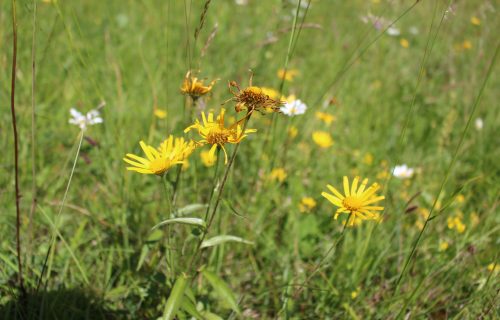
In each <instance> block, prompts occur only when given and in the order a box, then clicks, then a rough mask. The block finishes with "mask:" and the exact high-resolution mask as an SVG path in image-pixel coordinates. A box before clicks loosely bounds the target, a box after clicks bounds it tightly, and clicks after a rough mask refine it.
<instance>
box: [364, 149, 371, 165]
mask: <svg viewBox="0 0 500 320" xmlns="http://www.w3.org/2000/svg"><path fill="white" fill-rule="evenodd" d="M363 163H364V164H366V165H369V166H371V165H372V163H373V155H372V154H371V153H369V152H367V153H365V155H364V157H363Z"/></svg>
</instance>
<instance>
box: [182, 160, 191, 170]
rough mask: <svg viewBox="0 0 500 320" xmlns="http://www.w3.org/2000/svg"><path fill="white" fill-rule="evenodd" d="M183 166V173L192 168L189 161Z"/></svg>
mask: <svg viewBox="0 0 500 320" xmlns="http://www.w3.org/2000/svg"><path fill="white" fill-rule="evenodd" d="M181 166H182V168H181V169H182V171H186V170H187V169H189V167H190V166H191V164H189V160H185V161H184V163H183V164H181Z"/></svg>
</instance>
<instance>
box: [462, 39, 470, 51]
mask: <svg viewBox="0 0 500 320" xmlns="http://www.w3.org/2000/svg"><path fill="white" fill-rule="evenodd" d="M462 48H463V49H465V50H470V49H472V42H470V41H469V40H464V42H462Z"/></svg>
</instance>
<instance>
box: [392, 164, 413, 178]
mask: <svg viewBox="0 0 500 320" xmlns="http://www.w3.org/2000/svg"><path fill="white" fill-rule="evenodd" d="M414 173H415V169H413V168H410V167H408V166H407V165H406V164H402V165H399V166H395V167H394V170H393V175H394V176H395V177H396V178H399V179H409V178H411V177H412V176H413V174H414Z"/></svg>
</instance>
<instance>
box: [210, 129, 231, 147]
mask: <svg viewBox="0 0 500 320" xmlns="http://www.w3.org/2000/svg"><path fill="white" fill-rule="evenodd" d="M228 139H229V137H228V134H227V132H223V131H220V130H212V131H210V133H209V134H208V135H207V141H208V143H209V144H218V145H223V144H225V143H226V142H227V141H228Z"/></svg>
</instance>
